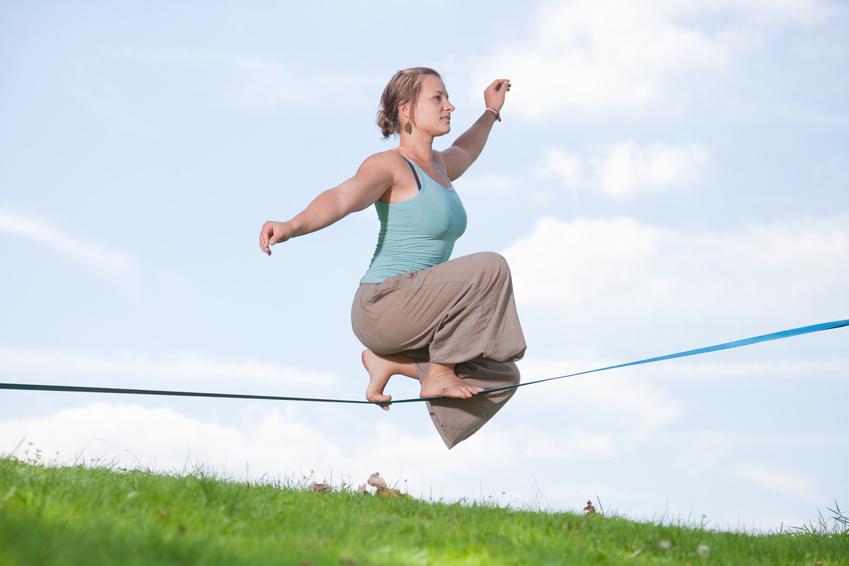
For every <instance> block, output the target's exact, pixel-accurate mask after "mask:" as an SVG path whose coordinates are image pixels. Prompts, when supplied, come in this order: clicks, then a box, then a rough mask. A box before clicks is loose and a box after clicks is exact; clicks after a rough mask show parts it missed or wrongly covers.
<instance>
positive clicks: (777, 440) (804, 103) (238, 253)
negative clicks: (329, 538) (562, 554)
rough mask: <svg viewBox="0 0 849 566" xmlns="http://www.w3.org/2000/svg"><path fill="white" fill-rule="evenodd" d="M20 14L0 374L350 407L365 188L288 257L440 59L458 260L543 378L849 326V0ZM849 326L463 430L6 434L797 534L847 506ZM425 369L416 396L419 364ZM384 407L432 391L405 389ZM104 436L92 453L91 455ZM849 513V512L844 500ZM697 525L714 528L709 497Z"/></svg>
mask: <svg viewBox="0 0 849 566" xmlns="http://www.w3.org/2000/svg"><path fill="white" fill-rule="evenodd" d="M406 10H407V8H406V5H405V4H400V3H397V2H383V3H377V2H376V3H371V4H369V7H368V8H362V7H357V6H353V5H350V4H347V3H341V2H313V3H309V5H308V6H298V7H294V6H287V5H284V4H282V3H270V2H268V3H264V2H255V3H248V4H245V3H241V4H239V5H236V4H223V3H222V4H219V5H217V6H210V5H208V4H207V3H200V2H184V3H181V4H180V5H173V4H171V3H159V4H154V5H148V4H145V5H142V4H137V5H135V6H133V5H127V4H122V5H114V4H112V3H95V2H91V3H86V4H85V5H80V4H77V5H74V6H63V5H57V4H51V3H38V2H31V3H27V4H26V5H24V4H20V3H18V4H8V3H7V4H4V5H3V6H2V7H0V31H2V33H0V69H2V75H3V83H4V85H5V88H3V89H2V90H0V121H2V123H3V124H4V127H3V128H2V129H0V253H2V257H3V259H4V264H5V265H6V266H7V269H6V270H5V271H4V277H2V278H0V290H2V293H1V294H0V307H1V308H2V313H3V315H2V319H1V320H2V321H3V324H0V379H2V380H3V381H6V382H27V383H54V384H69V385H101V386H107V387H108V386H112V387H138V388H151V389H157V388H159V389H190V390H206V391H216V392H218V391H221V392H224V391H227V392H241V393H262V394H271V395H299V396H322V397H326V396H327V397H330V396H332V397H341V398H356V399H359V398H363V397H364V392H365V386H366V383H367V374H366V373H365V370H364V369H363V367H362V365H361V364H360V359H359V352H360V351H361V350H362V345H361V344H359V342H358V341H357V340H356V337H355V336H354V335H353V332H352V330H351V327H350V306H351V299H352V298H353V295H354V293H355V291H356V285H357V282H358V281H359V279H360V277H361V276H362V275H363V273H365V270H366V269H367V267H368V263H369V260H370V259H371V254H372V252H373V251H374V245H375V242H376V238H377V231H378V226H379V224H378V220H377V216H376V214H375V212H374V209H373V208H368V209H366V210H364V211H361V212H358V213H354V214H352V215H350V216H348V217H346V218H344V219H343V220H341V221H339V222H338V223H336V224H333V225H331V226H330V227H328V228H326V229H325V230H322V231H320V232H317V233H313V234H309V235H306V236H303V237H299V238H295V239H293V240H290V241H289V242H286V243H284V244H280V245H277V246H275V247H274V248H273V254H272V255H271V256H270V257H269V256H266V255H265V254H264V253H262V252H261V251H260V250H259V248H258V246H257V239H258V233H259V228H260V226H261V225H262V223H263V222H264V221H265V220H286V219H289V218H291V217H292V216H294V215H296V214H297V213H298V212H300V211H301V210H303V208H304V207H306V206H307V204H309V202H310V201H311V200H312V199H313V198H315V196H317V195H318V194H319V193H320V192H321V191H323V190H325V189H328V188H332V187H334V186H336V185H338V184H339V183H341V182H343V181H344V180H346V179H348V178H349V177H351V176H352V175H353V174H354V173H355V171H356V169H357V167H358V166H359V164H360V163H361V162H362V161H363V160H365V158H367V157H368V156H369V155H371V154H373V153H375V152H378V151H382V150H384V149H388V148H390V147H394V146H395V145H397V138H393V139H390V140H387V141H384V140H382V139H381V135H380V131H379V129H378V127H377V126H376V125H375V124H374V118H375V115H376V112H377V109H378V103H379V97H380V94H381V92H382V90H383V88H384V86H385V84H386V82H387V81H388V80H389V78H390V77H391V76H392V74H393V73H394V72H395V71H396V70H398V69H400V68H404V67H410V66H417V65H425V66H430V67H433V68H435V69H436V70H437V71H439V72H440V73H441V74H442V76H443V80H444V82H445V84H446V86H447V88H448V92H449V94H450V95H451V99H452V101H453V103H454V104H455V105H456V108H457V109H456V111H455V113H454V119H453V120H452V131H451V132H450V133H449V134H447V135H446V136H444V137H442V138H439V139H437V140H435V142H434V148H435V149H437V150H441V149H444V148H446V147H448V146H449V145H450V144H451V143H452V142H453V141H454V140H455V139H456V138H457V137H458V136H459V135H460V134H461V133H462V132H463V131H465V130H466V129H467V128H468V127H469V126H470V125H471V124H472V123H473V122H474V121H475V120H476V119H477V117H478V116H479V115H480V113H481V112H482V111H483V106H484V104H483V90H484V89H485V88H486V86H487V85H488V84H489V83H491V82H492V81H493V80H495V79H498V78H509V79H510V81H511V85H512V88H511V91H510V93H509V94H508V95H507V100H506V103H505V105H504V107H503V108H502V117H503V121H502V122H498V123H496V124H495V126H494V128H493V130H492V133H491V134H490V138H489V140H488V143H487V145H486V147H485V149H484V151H483V153H482V154H481V156H480V157H479V159H478V160H477V161H476V162H475V163H474V164H473V165H472V167H471V168H470V169H469V170H468V171H467V172H466V173H465V174H464V175H463V176H462V177H460V178H459V179H457V180H455V181H454V186H455V188H456V190H457V191H458V195H459V196H460V198H461V199H462V200H463V203H464V206H465V207H466V210H467V213H468V217H469V219H468V227H467V230H466V233H465V234H464V235H463V237H462V238H460V240H458V242H457V244H456V246H455V248H454V253H453V256H452V257H459V256H461V255H466V254H469V253H473V252H476V251H482V250H491V251H497V252H499V253H502V254H503V255H504V256H505V257H506V258H507V259H508V261H509V262H510V265H511V271H512V273H513V281H514V291H515V294H516V301H517V308H518V310H519V315H520V318H521V320H522V324H523V328H524V330H525V336H526V339H527V343H528V349H527V352H526V356H525V358H524V359H523V360H522V361H520V362H519V367H520V369H521V371H522V376H523V379H524V380H531V379H537V378H542V377H550V376H555V375H562V374H565V373H571V372H576V371H582V370H587V369H592V368H596V367H602V366H605V365H612V364H617V363H623V362H626V361H630V360H634V359H639V358H644V357H649V356H655V355H662V354H667V353H672V352H676V351H679V350H685V349H690V348H696V347H700V346H705V345H709V344H715V343H719V342H724V341H728V340H735V339H739V338H744V337H748V336H754V335H758V334H764V333H767V332H773V331H777V330H781V329H786V328H792V327H797V326H803V325H807V324H814V323H818V322H824V321H831V320H837V319H844V318H847V317H849V316H847V315H849V293H847V292H846V280H847V276H849V181H847V179H849V177H847V175H846V174H845V170H846V168H847V166H849V107H847V103H846V101H847V100H849V83H847V79H846V77H847V76H849V38H847V36H846V34H845V31H844V30H845V29H846V26H847V24H849V13H847V9H846V7H845V5H843V4H840V3H833V2H827V1H825V0H786V1H783V2H761V1H755V0H752V1H748V2H742V1H741V2H730V1H729V2H716V3H711V6H710V7H705V6H704V5H703V3H699V2H676V3H670V2H665V1H661V0H648V1H642V2H634V3H615V2H607V1H602V2H598V1H596V2H584V1H564V2H542V3H531V4H527V5H522V6H519V5H516V4H514V3H496V4H493V3H492V2H486V3H484V2H463V3H459V2H456V3H454V2H433V3H428V4H427V5H422V6H420V7H419V8H418V9H417V10H416V11H415V15H414V16H409V15H406V14H407V12H406ZM848 340H849V336H848V335H847V333H846V330H845V329H841V330H834V331H829V332H822V333H818V334H814V335H806V336H801V337H797V338H791V339H788V340H780V341H776V342H770V343H766V344H760V345H755V346H751V347H748V348H742V349H737V350H730V351H725V352H719V353H712V354H707V355H704V356H700V357H691V358H685V359H680V360H671V361H666V362H661V363H658V364H650V365H645V366H637V367H632V368H623V369H619V370H613V371H609V372H601V373H594V374H589V375H586V376H581V377H578V378H574V379H569V380H558V381H554V382H549V383H545V384H541V385H536V386H531V387H527V388H521V389H520V390H519V391H518V392H517V394H516V395H515V396H514V398H513V399H512V400H511V401H510V403H509V404H508V405H507V406H506V407H505V408H504V409H503V410H502V411H501V412H500V413H499V414H498V415H497V416H496V417H495V418H494V419H493V420H492V421H490V422H489V423H488V424H487V425H486V426H485V427H484V428H483V429H482V430H481V431H480V432H479V433H477V434H476V435H474V436H473V437H472V438H470V439H469V440H467V441H465V442H463V443H461V444H460V445H458V446H457V447H456V448H454V449H452V450H451V451H448V450H446V449H445V446H444V444H443V443H442V441H441V440H440V439H439V437H438V435H437V433H436V431H435V430H434V429H433V426H432V424H431V422H430V419H429V417H428V415H427V412H426V411H425V409H424V407H423V406H422V405H420V404H406V405H398V406H395V407H393V409H392V410H391V411H389V412H384V411H382V410H380V409H379V408H377V407H370V406H364V405H363V406H361V405H336V404H334V405H320V404H300V405H298V404H294V403H283V402H281V403H274V402H247V401H241V400H217V399H180V398H165V397H162V398H158V397H149V396H133V397H130V396H123V395H104V394H80V393H76V394H73V393H68V394H65V393H58V392H47V393H43V392H25V391H4V392H3V393H2V395H0V451H2V452H8V451H11V450H12V449H14V448H15V447H16V446H17V445H18V444H19V442H20V441H21V440H22V439H24V438H25V439H26V440H25V441H24V444H23V445H22V446H21V448H19V452H18V453H19V454H20V453H22V452H23V450H24V449H26V448H27V447H28V446H30V445H28V444H27V442H32V443H33V444H32V446H31V448H32V449H33V450H34V449H35V448H39V449H41V450H42V453H43V454H45V455H47V456H48V457H52V458H54V459H55V461H56V462H71V461H74V459H75V458H78V457H83V458H84V459H85V460H86V461H90V460H91V459H94V460H95V461H96V460H97V459H102V460H114V461H117V462H120V464H121V465H123V466H127V467H131V466H149V467H154V466H155V467H156V468H157V469H163V470H164V469H182V468H183V467H184V465H186V463H187V462H191V463H201V464H205V465H208V466H210V467H212V468H217V469H218V470H219V471H220V473H221V474H222V475H230V476H232V477H234V478H242V479H244V478H246V477H250V478H253V479H256V478H258V477H260V476H261V475H262V474H263V473H266V474H267V475H271V476H275V475H276V476H278V477H286V476H298V475H299V474H301V473H303V472H305V471H306V472H308V471H309V470H312V471H313V473H314V477H315V478H316V479H329V478H331V476H332V478H333V479H334V481H336V480H339V481H348V482H349V483H352V484H359V483H362V482H364V481H365V480H366V478H368V476H369V474H371V473H372V472H374V471H380V473H381V474H382V475H383V476H384V477H386V478H387V480H388V481H389V482H390V483H393V482H398V485H399V486H401V487H403V488H405V489H406V490H408V491H409V492H410V493H412V494H413V495H416V496H424V497H428V496H430V497H434V498H437V497H440V498H445V499H452V500H453V499H459V498H462V497H466V498H467V499H469V498H478V499H487V498H489V499H490V500H495V501H498V502H500V503H502V504H510V505H514V506H525V505H530V506H537V507H541V508H551V509H564V510H580V509H581V508H582V507H583V505H584V503H585V502H586V501H587V500H588V499H592V500H593V501H596V500H597V498H598V499H600V500H601V502H602V504H603V505H604V508H605V510H606V511H608V512H611V513H613V512H615V513H619V514H622V515H627V516H630V517H633V518H643V519H657V520H660V519H662V518H678V519H681V520H687V519H688V518H689V519H690V520H692V521H694V522H699V521H702V520H703V521H704V522H705V523H706V525H707V526H708V527H711V528H721V529H729V530H731V529H746V530H761V531H765V530H768V529H778V528H779V526H780V525H782V524H783V525H784V526H785V527H786V526H787V525H800V524H803V523H807V522H808V521H815V520H816V519H817V517H818V510H819V511H821V512H823V513H824V514H826V515H827V511H826V510H825V508H826V507H827V506H832V505H833V503H834V501H835V500H837V501H838V502H845V501H847V500H849V491H847V489H848V488H849V486H847V484H846V481H845V478H846V477H849V457H847V456H846V454H849V451H847V446H849V433H848V432H847V431H849V417H847V415H846V411H845V405H846V400H847V398H849V396H848V394H849V356H847V353H846V352H847V344H849V342H847V341H848ZM402 379H405V381H401V380H402ZM388 392H390V393H392V394H393V396H394V397H395V398H396V399H397V398H403V397H413V396H416V395H417V388H416V387H415V384H414V382H413V381H412V380H409V379H406V378H403V377H400V376H399V377H396V378H394V379H393V381H392V382H391V383H390V386H389V388H388ZM81 454H82V456H80V455H81ZM844 507H845V505H844ZM703 516H704V517H703Z"/></svg>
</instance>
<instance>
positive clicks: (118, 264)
mask: <svg viewBox="0 0 849 566" xmlns="http://www.w3.org/2000/svg"><path fill="white" fill-rule="evenodd" d="M0 233H6V234H11V235H13V236H18V237H20V238H24V239H27V240H30V241H33V242H35V243H37V244H41V245H43V246H45V247H47V248H49V249H51V250H53V251H55V252H57V253H59V254H60V255H63V256H65V257H67V258H69V259H71V260H72V261H75V262H77V263H80V264H82V265H84V266H86V267H87V268H89V269H91V270H92V271H94V272H95V273H97V274H98V275H99V276H101V277H104V278H106V279H109V280H111V281H113V282H115V283H118V284H120V285H122V286H124V287H125V288H126V289H128V290H129V291H131V292H132V293H134V294H136V293H138V284H139V282H138V260H137V259H136V258H135V257H133V256H132V255H131V254H129V253H127V252H125V251H122V250H116V249H114V248H110V247H108V246H105V245H103V244H100V243H98V242H93V241H90V240H86V239H84V238H81V237H79V236H76V235H74V234H71V233H69V232H66V231H64V230H62V229H60V228H57V227H56V226H55V225H54V224H53V223H52V222H51V221H50V220H47V219H46V218H44V217H41V216H38V215H36V214H32V213H29V212H25V211H21V210H15V209H13V208H11V207H8V206H3V205H0Z"/></svg>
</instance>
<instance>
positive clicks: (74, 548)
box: [0, 456, 849, 566]
mask: <svg viewBox="0 0 849 566" xmlns="http://www.w3.org/2000/svg"><path fill="white" fill-rule="evenodd" d="M843 520H844V521H845V518H843ZM845 527H846V525H845V523H842V524H841V528H840V529H816V528H801V529H796V530H795V531H793V532H782V533H770V534H765V535H764V534H761V535H753V534H745V533H730V532H717V531H711V530H705V529H701V528H693V527H688V526H681V525H661V524H656V523H647V522H636V521H633V520H629V519H625V518H622V517H617V516H609V515H606V514H604V513H600V512H599V513H589V514H575V513H564V512H558V513H552V512H540V511H527V510H516V509H510V508H505V507H499V506H496V505H493V504H481V503H472V504H462V503H445V502H432V501H430V502H429V501H421V500H417V499H414V498H411V497H402V498H389V497H377V496H375V495H371V494H358V493H356V490H353V489H351V488H350V487H348V486H344V485H343V486H341V487H339V488H334V490H333V491H329V492H324V493H321V492H313V491H312V490H310V489H309V488H308V486H306V485H301V486H297V485H281V483H280V481H279V480H278V481H275V482H273V483H240V482H235V481H229V480H224V479H219V478H216V477H214V475H212V474H209V473H207V472H204V471H202V470H200V471H198V470H195V471H194V472H191V473H188V474H182V475H169V474H161V473H154V472H151V471H144V470H123V469H117V470H116V469H114V467H113V468H109V467H100V466H93V467H92V466H85V465H84V464H81V465H76V466H68V467H59V466H52V465H43V464H42V463H41V462H40V460H38V461H35V460H27V461H21V460H18V459H15V458H12V457H8V456H7V457H0V565H2V566H11V565H27V566H29V565H30V564H86V565H90V564H145V565H150V564H251V565H261V564H294V565H307V564H309V565H319V564H341V565H354V564H356V565H365V564H440V565H441V564H487V565H489V564H534V565H537V564H735V565H736V564H745V565H755V564H769V565H778V564H793V565H796V564H810V565H817V564H819V565H823V566H825V565H834V564H849V531H847V529H846V528H845ZM667 543H668V544H667ZM700 546H701V550H700Z"/></svg>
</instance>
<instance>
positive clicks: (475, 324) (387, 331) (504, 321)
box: [351, 252, 527, 448]
mask: <svg viewBox="0 0 849 566" xmlns="http://www.w3.org/2000/svg"><path fill="white" fill-rule="evenodd" d="M351 325H352V327H353V330H354V334H355V335H356V336H357V338H358V339H359V340H360V342H362V343H363V345H364V346H366V347H367V348H369V349H370V350H371V351H373V352H375V353H377V354H400V355H403V356H406V357H409V358H412V359H413V360H414V361H415V362H416V368H417V370H418V375H419V380H421V379H423V378H424V376H425V375H426V374H427V367H428V362H429V361H430V360H433V361H434V362H437V363H440V364H457V365H456V366H455V368H454V372H455V373H456V374H457V376H458V377H459V378H461V379H463V380H464V381H466V382H467V383H469V384H470V385H473V386H478V387H483V388H487V387H501V386H505V385H514V384H517V383H519V368H518V367H517V366H516V364H515V363H514V362H515V361H516V360H520V359H522V357H523V356H524V355H525V349H526V348H527V345H526V344H525V336H524V334H523V333H522V327H521V325H520V323H519V316H518V313H517V312H516V303H515V300H514V298H513V281H512V279H511V276H510V268H509V266H508V265H507V260H505V259H504V256H502V255H501V254H498V253H495V252H478V253H473V254H469V255H465V256H461V257H457V258H455V259H452V260H449V261H446V262H443V263H440V264H437V265H434V266H433V267H429V268H427V269H422V270H419V271H408V272H406V273H401V274H400V275H395V276H393V277H389V278H387V279H384V280H383V281H382V282H380V283H361V284H360V286H359V289H357V292H356V294H355V295H354V301H353V304H352V305H351ZM515 391H516V390H515V388H514V389H508V390H505V391H499V392H497V393H487V394H483V395H481V394H478V395H476V396H474V397H471V398H469V399H439V400H434V401H426V402H425V403H426V404H427V408H428V412H429V413H430V417H431V419H432V421H433V424H434V426H435V427H436V430H437V431H438V432H439V434H440V436H441V437H442V440H443V441H444V442H445V445H446V446H447V447H448V448H452V447H453V446H455V445H456V444H457V443H458V442H460V441H462V440H465V439H466V438H468V437H469V436H471V435H472V434H474V433H475V432H476V431H477V430H478V429H480V428H481V427H482V426H483V425H484V424H485V423H486V422H487V421H488V420H489V419H491V418H492V417H493V416H494V415H495V413H497V412H498V410H499V409H501V407H502V406H504V404H505V403H506V402H507V401H508V400H509V399H510V398H511V397H512V396H513V393H515Z"/></svg>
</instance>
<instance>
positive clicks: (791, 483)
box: [732, 464, 823, 504]
mask: <svg viewBox="0 0 849 566" xmlns="http://www.w3.org/2000/svg"><path fill="white" fill-rule="evenodd" d="M732 473H733V475H734V476H736V477H738V478H740V479H742V480H744V481H746V482H749V483H751V484H752V485H755V486H758V487H762V488H764V489H768V490H770V491H773V492H775V493H780V494H781V495H788V496H790V497H798V498H799V499H804V500H807V501H809V502H810V503H813V504H817V503H821V502H822V501H823V500H822V499H821V498H820V497H819V496H818V495H817V486H816V483H815V482H814V481H813V480H812V479H811V477H810V476H807V475H804V474H802V473H800V472H796V471H794V470H789V469H782V468H779V467H777V466H765V465H759V464H742V465H739V466H737V467H736V468H735V469H734V470H733V472H732Z"/></svg>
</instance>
